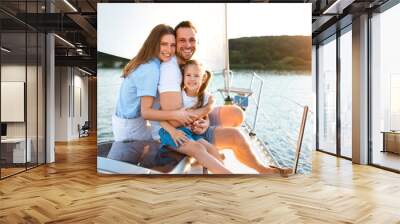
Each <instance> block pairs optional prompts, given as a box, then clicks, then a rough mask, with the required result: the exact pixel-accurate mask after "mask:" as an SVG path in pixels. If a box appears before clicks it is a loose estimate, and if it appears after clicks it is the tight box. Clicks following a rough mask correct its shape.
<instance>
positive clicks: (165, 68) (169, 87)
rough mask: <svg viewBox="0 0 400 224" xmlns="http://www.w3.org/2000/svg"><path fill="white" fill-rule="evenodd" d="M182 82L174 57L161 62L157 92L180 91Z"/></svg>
mask: <svg viewBox="0 0 400 224" xmlns="http://www.w3.org/2000/svg"><path fill="white" fill-rule="evenodd" d="M181 83H182V73H181V70H180V69H179V64H178V61H177V59H176V57H175V56H174V57H172V58H171V59H170V60H169V61H167V62H163V63H161V66H160V81H159V82H158V92H159V93H164V92H180V91H181Z"/></svg>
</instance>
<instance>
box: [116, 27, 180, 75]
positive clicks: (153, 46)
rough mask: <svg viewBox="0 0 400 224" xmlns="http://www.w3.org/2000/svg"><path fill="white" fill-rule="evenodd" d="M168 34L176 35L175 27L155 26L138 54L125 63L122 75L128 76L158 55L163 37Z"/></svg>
mask: <svg viewBox="0 0 400 224" xmlns="http://www.w3.org/2000/svg"><path fill="white" fill-rule="evenodd" d="M166 34H171V35H174V36H175V32H174V29H172V27H170V26H168V25H165V24H159V25H157V26H155V27H154V28H153V29H152V30H151V32H150V34H149V36H148V37H147V39H146V40H145V41H144V43H143V46H142V48H140V50H139V52H138V53H137V55H136V56H135V57H134V58H132V59H131V60H130V61H129V62H128V64H126V65H125V67H124V69H123V75H122V77H124V78H126V77H127V76H128V75H129V74H130V73H131V72H132V71H133V70H135V69H136V68H137V67H139V65H141V64H144V63H147V62H148V61H149V60H150V59H152V58H155V57H158V55H159V53H160V41H161V38H162V37H163V36H164V35H166Z"/></svg>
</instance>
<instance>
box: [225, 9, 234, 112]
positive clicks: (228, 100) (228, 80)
mask: <svg viewBox="0 0 400 224" xmlns="http://www.w3.org/2000/svg"><path fill="white" fill-rule="evenodd" d="M224 84H225V89H226V90H227V97H226V98H225V104H226V105H231V104H233V102H232V98H231V97H230V89H231V86H230V85H231V75H230V70H229V40H228V4H227V3H225V69H224Z"/></svg>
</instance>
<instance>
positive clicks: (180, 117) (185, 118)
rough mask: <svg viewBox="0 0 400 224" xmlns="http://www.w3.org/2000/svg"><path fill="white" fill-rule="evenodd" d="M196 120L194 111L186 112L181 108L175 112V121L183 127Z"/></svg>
mask: <svg viewBox="0 0 400 224" xmlns="http://www.w3.org/2000/svg"><path fill="white" fill-rule="evenodd" d="M196 119H197V115H196V113H195V112H194V111H191V110H186V109H185V108H181V109H179V110H178V111H177V112H176V117H175V120H176V121H178V122H180V123H181V124H183V125H187V124H190V123H192V122H193V121H194V120H196Z"/></svg>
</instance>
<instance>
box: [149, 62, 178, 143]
mask: <svg viewBox="0 0 400 224" xmlns="http://www.w3.org/2000/svg"><path fill="white" fill-rule="evenodd" d="M181 83H182V73H181V70H180V68H179V64H178V61H177V59H176V56H174V57H172V58H171V59H170V60H169V61H166V62H163V63H161V66H160V81H159V82H158V93H159V94H161V93H164V92H181ZM150 123H151V135H152V138H153V139H154V140H159V139H160V135H159V134H158V131H159V130H160V128H161V126H160V122H158V121H150Z"/></svg>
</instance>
